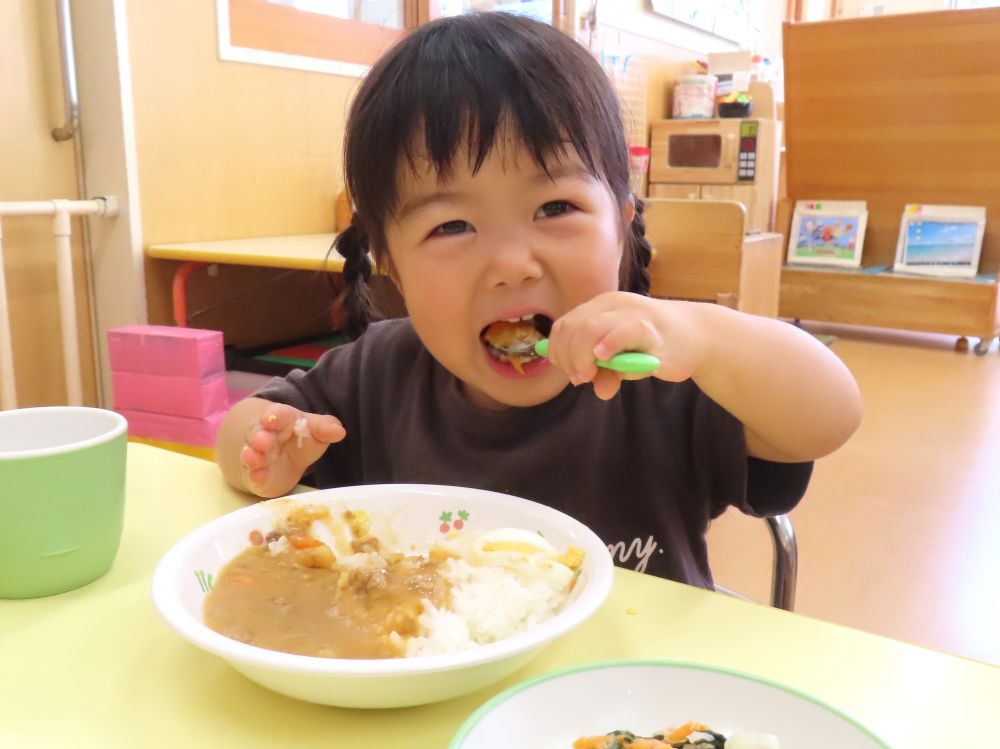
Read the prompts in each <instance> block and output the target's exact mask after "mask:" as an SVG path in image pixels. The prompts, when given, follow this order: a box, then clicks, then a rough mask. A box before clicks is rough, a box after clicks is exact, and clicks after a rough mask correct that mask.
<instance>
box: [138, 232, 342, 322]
mask: <svg viewBox="0 0 1000 749" xmlns="http://www.w3.org/2000/svg"><path fill="white" fill-rule="evenodd" d="M335 236H336V235H335V234H302V235H298V236H290V237H257V238H252V239H225V240H218V241H215V242H187V243H175V244H156V245H150V246H149V247H147V248H146V254H147V255H149V256H150V257H155V258H159V259H161V260H179V261H181V265H180V266H179V267H178V268H177V270H176V271H175V272H174V280H173V289H172V295H173V313H174V322H175V323H176V324H177V326H178V327H181V328H186V327H187V279H188V276H190V275H191V274H192V273H193V272H194V271H196V270H197V269H198V268H201V267H203V266H205V265H209V264H213V263H219V264H222V265H249V266H257V267H261V268H287V269H289V270H312V271H325V272H327V273H340V272H341V271H343V270H344V258H343V257H342V256H341V255H340V254H339V253H338V252H337V251H336V250H331V249H330V248H331V246H332V245H333V238H334V237H335Z"/></svg>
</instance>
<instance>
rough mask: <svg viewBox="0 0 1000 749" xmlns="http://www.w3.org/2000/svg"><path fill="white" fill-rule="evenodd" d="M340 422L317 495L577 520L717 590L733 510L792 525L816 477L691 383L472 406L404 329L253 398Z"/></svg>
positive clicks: (622, 553) (378, 330) (626, 553)
mask: <svg viewBox="0 0 1000 749" xmlns="http://www.w3.org/2000/svg"><path fill="white" fill-rule="evenodd" d="M256 395H258V396H259V397H261V398H267V399H268V400H272V401H276V402H280V403H288V404H290V405H292V406H295V407H296V408H299V409H301V410H303V411H309V412H313V413H321V414H334V415H335V416H337V417H338V418H339V419H340V420H341V422H342V423H343V424H344V427H345V428H346V429H347V437H346V438H345V439H344V440H343V441H342V442H340V443H337V444H336V445H333V446H331V447H330V449H329V450H328V451H327V452H326V454H325V455H324V456H323V457H322V458H320V459H319V461H317V462H316V464H315V465H314V466H313V468H312V478H313V480H314V483H315V485H316V486H318V487H321V488H326V487H331V486H348V485H353V484H381V483H427V484H450V485H453V486H470V487H476V488H479V489H489V490H493V491H499V492H506V493H508V494H512V495H515V496H519V497H526V498H528V499H532V500H535V501H536V502H541V503H543V504H546V505H549V506H550V507H555V508H556V509H559V510H562V511H563V512H565V513H567V514H569V515H572V516H574V517H576V518H578V519H579V520H580V521H581V522H583V523H585V524H586V525H588V526H589V527H590V528H592V529H593V530H594V531H595V532H596V533H597V534H598V535H599V536H600V537H601V538H602V539H603V540H604V541H605V543H607V544H608V547H609V548H610V549H611V551H612V553H613V555H614V558H615V562H616V563H617V564H620V565H622V566H625V567H629V568H631V569H635V570H638V571H640V572H648V573H651V574H655V575H659V576H661V577H667V578H671V579H673V580H679V581H681V582H686V583H690V584H692V585H698V586H701V587H705V588H711V587H712V575H711V572H710V570H709V566H708V553H707V549H706V545H705V532H706V530H707V529H708V523H709V521H710V520H711V519H712V518H714V517H717V516H718V515H720V514H721V513H722V512H723V511H724V510H725V509H726V507H727V506H729V505H734V506H736V507H738V508H739V509H741V510H743V511H744V512H747V513H750V514H753V515H757V516H764V515H772V514H778V513H782V512H787V511H788V510H790V509H792V507H794V506H795V505H796V503H798V501H799V499H801V497H802V494H803V493H804V492H805V489H806V486H807V484H808V482H809V477H810V475H811V473H812V463H796V464H781V463H772V462H770V461H764V460H757V459H755V458H748V457H747V453H746V444H745V441H744V439H743V426H742V424H741V423H740V422H739V421H737V419H736V418H735V417H734V416H732V415H731V414H730V413H728V412H727V411H725V410H724V409H723V408H722V407H720V406H719V405H718V404H716V403H715V402H714V401H712V400H711V399H710V398H709V397H708V396H706V395H705V394H704V393H703V392H702V391H701V390H700V389H699V388H698V386H697V385H695V384H694V383H693V382H691V381H687V382H682V383H676V384H674V383H668V382H663V381H661V380H656V379H652V378H650V379H645V380H640V381H636V382H625V383H623V387H622V390H621V392H620V393H619V394H618V395H617V396H616V397H615V398H614V399H612V400H610V401H602V400H600V399H599V398H597V397H596V396H595V395H594V393H593V391H592V389H591V388H590V387H589V386H582V387H578V388H574V387H567V388H566V390H564V391H563V392H562V393H560V394H559V395H558V396H556V397H555V398H553V399H552V400H550V401H548V402H547V403H543V404H541V405H539V406H533V407H530V408H509V409H506V410H503V411H491V410H487V409H483V408H479V407H477V406H474V405H473V404H471V403H470V402H469V401H468V400H466V399H465V397H464V396H463V395H462V394H461V392H460V391H459V387H458V380H457V379H456V378H455V377H454V376H453V375H452V374H451V373H449V372H448V371H447V370H446V369H445V368H444V367H442V366H441V365H440V364H438V362H437V361H436V360H435V359H434V358H433V357H432V356H431V355H430V353H429V352H428V351H427V350H426V349H425V348H424V346H423V344H422V343H421V342H420V339H419V338H417V335H416V333H415V332H414V330H413V326H412V325H411V324H410V321H409V320H407V319H402V320H390V321H386V322H381V323H376V324H374V325H372V326H371V327H370V328H369V329H368V331H367V332H366V333H365V334H364V335H363V336H362V337H361V338H360V339H358V340H357V341H355V342H354V343H352V344H349V345H346V346H342V347H340V348H337V349H334V350H332V351H330V352H328V353H327V354H325V355H324V356H323V357H322V358H321V359H320V360H319V362H318V363H317V365H316V366H315V367H314V368H313V369H312V370H310V371H309V372H307V373H306V372H302V371H295V372H292V373H291V374H290V375H289V376H288V377H287V378H285V379H275V380H272V381H271V382H270V383H269V384H268V385H266V386H265V387H264V388H262V389H261V390H260V391H259V392H257V393H256Z"/></svg>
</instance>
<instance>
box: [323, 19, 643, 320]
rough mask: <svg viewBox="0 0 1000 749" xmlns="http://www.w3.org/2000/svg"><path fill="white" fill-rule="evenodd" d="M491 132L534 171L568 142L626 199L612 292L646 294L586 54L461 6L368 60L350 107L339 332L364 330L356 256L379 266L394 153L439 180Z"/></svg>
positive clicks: (618, 145)
mask: <svg viewBox="0 0 1000 749" xmlns="http://www.w3.org/2000/svg"><path fill="white" fill-rule="evenodd" d="M501 127H504V128H507V127H509V128H510V130H511V132H512V133H513V134H514V136H515V137H517V138H519V140H520V142H521V143H522V144H523V145H524V147H525V148H526V149H527V150H528V153H529V154H530V155H531V157H532V158H533V159H534V161H535V162H536V163H537V164H538V165H539V166H540V167H541V168H542V169H545V170H546V171H548V169H547V165H546V163H547V160H548V159H551V157H552V156H553V155H556V156H557V157H558V156H561V155H563V154H564V153H565V152H566V151H567V149H568V148H570V147H571V148H572V149H574V150H575V151H576V153H577V154H578V155H579V157H580V159H581V160H582V161H583V163H584V165H585V166H586V168H587V169H588V171H589V172H590V173H591V174H592V175H593V176H594V177H596V178H598V179H603V180H605V181H606V182H607V184H608V185H609V187H610V189H611V192H612V194H613V195H614V198H615V200H616V201H617V203H618V205H619V206H624V205H625V204H626V203H627V202H628V201H629V200H634V201H635V218H634V220H633V221H632V225H631V226H630V227H628V229H627V230H626V232H625V247H624V255H623V258H622V268H621V274H620V275H621V277H620V279H619V288H620V289H623V290H626V291H633V292H636V293H640V294H647V293H648V292H649V274H648V272H647V267H648V265H649V260H650V257H651V251H650V246H649V242H648V241H647V240H646V238H645V228H646V225H645V221H644V220H643V217H642V211H643V205H642V201H641V200H640V199H639V198H638V197H636V196H633V195H632V192H631V190H630V188H629V170H628V144H627V143H626V140H625V133H624V128H623V126H622V119H621V110H620V107H619V101H618V96H617V94H616V92H615V90H614V88H613V86H612V85H611V82H610V81H609V80H608V77H607V75H606V74H605V73H604V71H603V70H602V69H601V67H600V65H598V63H597V61H596V60H595V59H594V58H593V57H592V56H591V55H590V53H589V52H587V50H586V49H584V48H583V47H582V46H581V45H579V44H577V43H576V42H575V41H573V40H572V39H570V38H569V37H568V36H566V35H565V34H563V33H562V32H560V31H558V30H557V29H555V28H553V27H552V26H550V25H548V24H544V23H540V22H538V21H532V20H530V19H528V18H524V17H522V16H516V15H512V14H506V13H471V14H467V15H462V16H456V17H452V18H444V19H441V20H438V21H433V22H431V23H428V24H426V25H424V26H421V27H420V28H419V29H417V30H416V31H414V32H413V33H411V34H409V35H408V36H407V37H406V38H405V39H403V40H402V41H400V42H399V43H398V44H396V45H395V46H394V47H393V48H392V49H390V50H389V51H388V52H387V53H386V54H385V55H384V56H383V57H382V58H381V59H380V60H379V61H378V62H377V63H376V64H375V66H374V67H373V68H372V70H371V72H370V73H369V74H368V76H367V77H366V78H365V80H364V82H363V83H362V85H361V87H360V89H359V90H358V93H357V96H356V97H355V99H354V102H353V104H352V105H351V111H350V115H349V117H348V120H347V132H346V137H345V143H344V171H345V176H346V183H347V191H348V194H349V195H350V196H351V199H352V200H353V203H354V210H355V213H354V214H353V219H352V223H351V227H350V229H348V230H346V231H344V232H343V233H342V234H341V235H340V236H339V237H338V238H337V242H336V248H337V251H338V252H339V253H340V254H341V255H343V257H344V259H345V264H344V278H345V280H346V282H347V283H348V285H349V289H350V290H349V293H348V295H347V299H346V302H345V307H346V312H347V320H348V322H347V333H348V334H349V335H350V336H351V337H357V336H358V335H360V334H361V333H363V332H364V330H365V328H366V327H367V325H368V320H369V318H370V316H371V312H372V305H371V299H370V295H369V291H368V287H367V283H366V282H367V281H368V279H369V278H370V276H371V272H372V265H371V262H370V260H369V258H368V252H369V250H370V251H371V252H372V254H373V256H374V258H375V262H376V263H379V264H382V263H384V262H385V261H386V259H387V257H388V255H387V249H388V248H387V246H386V237H385V226H386V224H387V223H388V222H389V221H390V220H391V219H392V217H393V215H394V213H395V211H396V209H397V207H398V205H397V204H398V199H399V191H398V187H397V179H398V176H399V169H400V164H401V163H402V160H403V159H406V160H407V161H408V162H409V163H410V164H411V165H413V164H414V163H415V154H414V151H415V150H419V152H420V153H422V154H426V157H427V158H428V159H429V160H430V162H431V163H432V165H433V167H434V168H435V169H436V171H437V173H438V174H439V175H440V176H441V177H443V178H446V177H447V176H448V175H449V174H450V173H451V171H452V167H453V163H454V159H455V158H456V154H457V152H458V150H459V149H460V147H462V146H466V147H467V148H468V152H467V153H465V154H463V156H467V157H468V158H469V161H470V165H471V166H472V170H473V172H474V173H475V172H476V171H478V169H479V168H480V167H481V166H482V164H483V162H484V161H485V160H486V158H487V156H488V155H489V153H490V151H491V149H492V148H493V147H494V145H495V144H496V140H497V138H498V136H500V137H502V136H501V133H500V131H501ZM421 133H422V135H423V142H420V141H419V140H417V138H418V137H419V135H420V134H421Z"/></svg>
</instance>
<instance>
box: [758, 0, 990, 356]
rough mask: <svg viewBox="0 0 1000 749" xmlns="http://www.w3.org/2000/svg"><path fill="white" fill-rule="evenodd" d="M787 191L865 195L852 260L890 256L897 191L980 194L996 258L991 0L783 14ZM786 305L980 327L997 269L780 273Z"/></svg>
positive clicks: (921, 197) (973, 330)
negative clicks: (894, 10) (934, 8)
mask: <svg viewBox="0 0 1000 749" xmlns="http://www.w3.org/2000/svg"><path fill="white" fill-rule="evenodd" d="M784 53H785V76H786V83H785V91H786V105H785V107H786V108H785V111H786V143H787V154H786V157H787V190H788V202H786V203H785V204H784V205H783V206H782V207H781V210H780V212H779V224H778V229H777V230H778V231H782V232H783V233H785V235H786V236H787V233H788V228H789V223H790V219H791V212H792V206H793V204H794V201H795V200H796V199H825V200H866V201H868V210H869V218H868V230H867V233H866V237H865V244H864V252H863V258H862V262H863V265H864V266H865V267H867V268H871V267H873V266H886V265H888V266H891V265H892V263H893V260H894V257H895V249H896V240H897V236H898V234H899V225H900V218H901V215H902V211H903V206H904V205H905V204H907V203H938V204H949V205H984V206H986V208H987V226H986V238H985V240H984V243H983V253H982V259H981V263H980V272H981V273H982V274H995V273H997V271H998V270H1000V95H998V94H1000V8H998V9H982V10H963V11H944V12H939V13H919V14H913V15H897V16H885V17H872V18H861V19H855V20H848V21H830V22H824V23H807V24H786V25H785V27H784ZM781 313H782V315H785V316H788V317H796V318H808V319H818V320H826V321H831V322H845V323H856V324H865V325H876V326H879V325H884V326H889V327H900V328H908V329H914V330H929V331H936V332H944V333H955V334H958V335H977V336H980V337H982V338H985V339H989V338H992V337H993V336H995V335H996V334H997V332H998V329H1000V322H998V309H997V286H996V283H995V282H994V283H984V282H983V281H982V280H979V281H970V280H952V279H935V278H931V279H922V278H913V277H905V278H900V277H898V276H895V277H893V276H891V275H889V276H887V275H886V274H872V273H870V272H869V273H859V272H852V271H825V270H815V271H813V270H802V269H797V268H796V269H793V268H787V267H786V269H785V271H784V273H783V280H782V295H781Z"/></svg>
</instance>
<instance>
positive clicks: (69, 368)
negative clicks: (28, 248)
mask: <svg viewBox="0 0 1000 749" xmlns="http://www.w3.org/2000/svg"><path fill="white" fill-rule="evenodd" d="M116 215H118V202H117V200H116V199H115V198H113V197H101V198H95V199H94V200H35V201H29V200H26V201H20V202H9V203H2V202H0V219H2V218H3V217H5V216H7V217H9V216H52V217H53V219H52V234H53V236H54V237H55V240H56V273H57V276H56V278H57V283H58V289H59V314H60V322H61V328H62V343H63V368H64V371H65V376H66V399H67V402H68V404H69V405H71V406H79V405H82V403H83V385H82V382H81V377H80V347H79V343H78V341H77V324H76V294H75V291H74V288H73V255H72V245H71V242H70V234H71V231H72V225H71V224H70V216H116ZM7 299H8V297H7V287H6V283H5V281H4V275H3V229H2V225H0V410H3V409H9V408H17V389H16V382H15V379H14V355H13V345H12V343H11V334H10V310H9V307H8V304H7Z"/></svg>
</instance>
